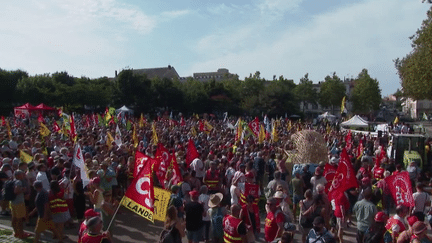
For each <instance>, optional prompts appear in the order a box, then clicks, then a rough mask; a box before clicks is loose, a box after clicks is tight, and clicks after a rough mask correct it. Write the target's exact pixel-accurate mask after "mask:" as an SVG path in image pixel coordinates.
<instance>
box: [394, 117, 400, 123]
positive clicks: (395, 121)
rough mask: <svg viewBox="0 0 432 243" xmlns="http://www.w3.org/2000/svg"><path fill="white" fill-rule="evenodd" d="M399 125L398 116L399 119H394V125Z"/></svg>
mask: <svg viewBox="0 0 432 243" xmlns="http://www.w3.org/2000/svg"><path fill="white" fill-rule="evenodd" d="M398 123H399V117H398V116H397V117H396V118H395V119H394V121H393V124H398Z"/></svg>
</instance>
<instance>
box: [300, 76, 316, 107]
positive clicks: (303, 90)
mask: <svg viewBox="0 0 432 243" xmlns="http://www.w3.org/2000/svg"><path fill="white" fill-rule="evenodd" d="M295 94H296V96H297V99H298V100H299V101H300V102H302V103H303V110H302V111H303V112H304V109H305V107H306V106H307V105H308V104H316V103H317V101H318V93H317V91H316V90H315V89H314V87H313V82H312V80H310V79H309V74H308V73H306V74H305V76H304V77H303V78H301V79H300V82H299V84H298V85H297V86H296V88H295Z"/></svg>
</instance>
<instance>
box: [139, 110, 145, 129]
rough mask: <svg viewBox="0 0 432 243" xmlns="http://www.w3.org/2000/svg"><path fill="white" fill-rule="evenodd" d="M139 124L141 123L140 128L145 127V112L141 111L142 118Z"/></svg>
mask: <svg viewBox="0 0 432 243" xmlns="http://www.w3.org/2000/svg"><path fill="white" fill-rule="evenodd" d="M138 125H139V127H140V128H143V127H144V114H143V113H141V118H140V120H139V124H138Z"/></svg>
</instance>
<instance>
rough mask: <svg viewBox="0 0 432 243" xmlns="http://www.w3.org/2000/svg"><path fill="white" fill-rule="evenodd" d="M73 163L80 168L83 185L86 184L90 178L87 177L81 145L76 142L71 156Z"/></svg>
mask: <svg viewBox="0 0 432 243" xmlns="http://www.w3.org/2000/svg"><path fill="white" fill-rule="evenodd" d="M73 164H74V165H75V166H76V167H78V168H79V169H80V174H81V180H82V182H83V187H85V186H87V185H88V184H89V182H90V178H89V177H88V169H87V166H86V165H85V163H84V157H83V153H82V151H81V147H80V146H79V145H78V144H77V145H76V147H75V153H74V156H73Z"/></svg>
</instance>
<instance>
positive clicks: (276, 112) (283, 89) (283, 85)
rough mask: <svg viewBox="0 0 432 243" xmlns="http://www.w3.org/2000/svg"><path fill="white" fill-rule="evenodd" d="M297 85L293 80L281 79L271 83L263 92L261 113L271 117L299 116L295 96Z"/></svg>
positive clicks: (281, 77)
mask: <svg viewBox="0 0 432 243" xmlns="http://www.w3.org/2000/svg"><path fill="white" fill-rule="evenodd" d="M295 89H296V84H295V83H294V81H293V80H289V79H285V78H284V77H283V76H280V77H279V79H275V80H274V81H270V82H269V84H268V85H267V86H266V88H265V90H264V91H263V96H262V100H261V105H260V107H261V112H264V113H266V114H268V115H269V116H283V115H284V114H285V113H287V114H290V115H292V114H297V112H298V102H297V99H296V97H295V94H294V90H295Z"/></svg>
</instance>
